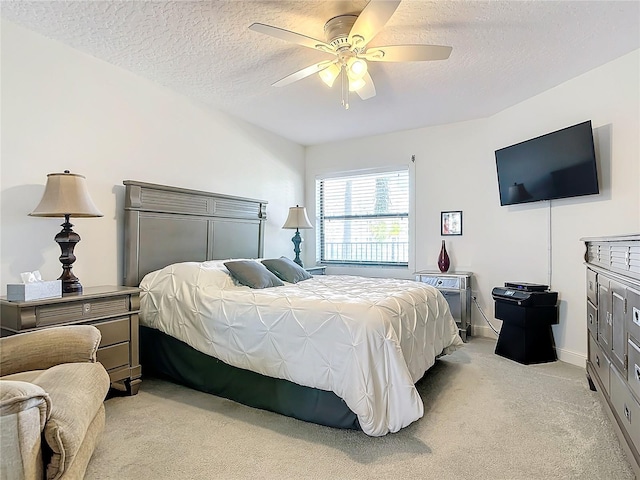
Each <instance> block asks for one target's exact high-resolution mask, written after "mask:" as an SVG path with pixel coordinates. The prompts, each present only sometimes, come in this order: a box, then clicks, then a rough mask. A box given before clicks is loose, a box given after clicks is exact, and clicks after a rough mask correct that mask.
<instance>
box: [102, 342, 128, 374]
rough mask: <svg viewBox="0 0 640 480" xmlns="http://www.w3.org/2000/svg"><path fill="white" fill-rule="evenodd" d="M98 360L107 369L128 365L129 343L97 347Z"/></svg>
mask: <svg viewBox="0 0 640 480" xmlns="http://www.w3.org/2000/svg"><path fill="white" fill-rule="evenodd" d="M98 361H99V362H100V363H101V364H102V365H103V366H104V368H105V369H106V370H107V371H108V370H113V369H114V368H118V367H123V366H125V365H129V343H128V342H127V343H119V344H117V345H111V346H110V347H104V348H100V349H98Z"/></svg>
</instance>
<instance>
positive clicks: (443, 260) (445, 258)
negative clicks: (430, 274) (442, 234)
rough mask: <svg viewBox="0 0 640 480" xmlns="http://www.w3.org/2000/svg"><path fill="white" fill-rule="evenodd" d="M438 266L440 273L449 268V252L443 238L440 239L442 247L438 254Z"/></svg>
mask: <svg viewBox="0 0 640 480" xmlns="http://www.w3.org/2000/svg"><path fill="white" fill-rule="evenodd" d="M438 268H439V269H440V271H441V272H442V273H445V272H446V271H447V270H449V254H448V253H447V248H446V247H445V246H444V240H442V248H441V249H440V255H438Z"/></svg>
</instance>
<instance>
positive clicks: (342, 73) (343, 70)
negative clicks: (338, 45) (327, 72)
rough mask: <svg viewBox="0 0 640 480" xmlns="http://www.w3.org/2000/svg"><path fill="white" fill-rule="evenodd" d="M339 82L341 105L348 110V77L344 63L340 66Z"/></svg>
mask: <svg viewBox="0 0 640 480" xmlns="http://www.w3.org/2000/svg"><path fill="white" fill-rule="evenodd" d="M340 83H341V85H342V106H343V107H344V109H345V110H349V77H347V68H346V66H345V64H344V63H343V64H342V67H341V68H340Z"/></svg>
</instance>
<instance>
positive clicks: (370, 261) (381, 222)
mask: <svg viewBox="0 0 640 480" xmlns="http://www.w3.org/2000/svg"><path fill="white" fill-rule="evenodd" d="M316 188H317V192H316V199H317V201H318V205H317V209H316V211H317V212H318V215H319V220H320V228H319V229H318V237H319V238H318V243H317V244H318V245H319V246H320V261H321V262H323V263H342V264H367V265H408V263H409V172H408V170H406V169H403V170H396V171H391V172H382V173H369V174H361V175H348V176H340V177H331V178H323V179H318V180H317V181H316Z"/></svg>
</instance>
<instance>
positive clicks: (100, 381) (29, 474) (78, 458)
mask: <svg viewBox="0 0 640 480" xmlns="http://www.w3.org/2000/svg"><path fill="white" fill-rule="evenodd" d="M100 338H101V337H100V331H99V330H98V329H97V328H96V327H94V326H90V325H75V326H65V327H55V328H47V329H43V330H38V331H35V332H30V333H23V334H19V335H13V336H10V337H5V338H1V339H0V433H1V436H0V457H1V458H2V462H1V466H0V478H2V479H3V480H5V479H6V480H14V479H16V480H17V479H29V480H31V479H42V478H45V477H46V478H47V479H82V478H83V477H84V472H85V470H86V467H87V464H88V463H89V459H90V458H91V455H92V453H93V450H94V448H95V446H96V442H97V438H98V436H99V434H100V433H101V432H102V430H103V429H104V424H105V410H104V403H103V402H104V399H105V397H106V395H107V392H108V390H109V375H108V374H107V372H106V370H105V369H104V367H103V366H102V365H101V364H100V363H97V361H96V352H97V350H98V345H99V344H100Z"/></svg>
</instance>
